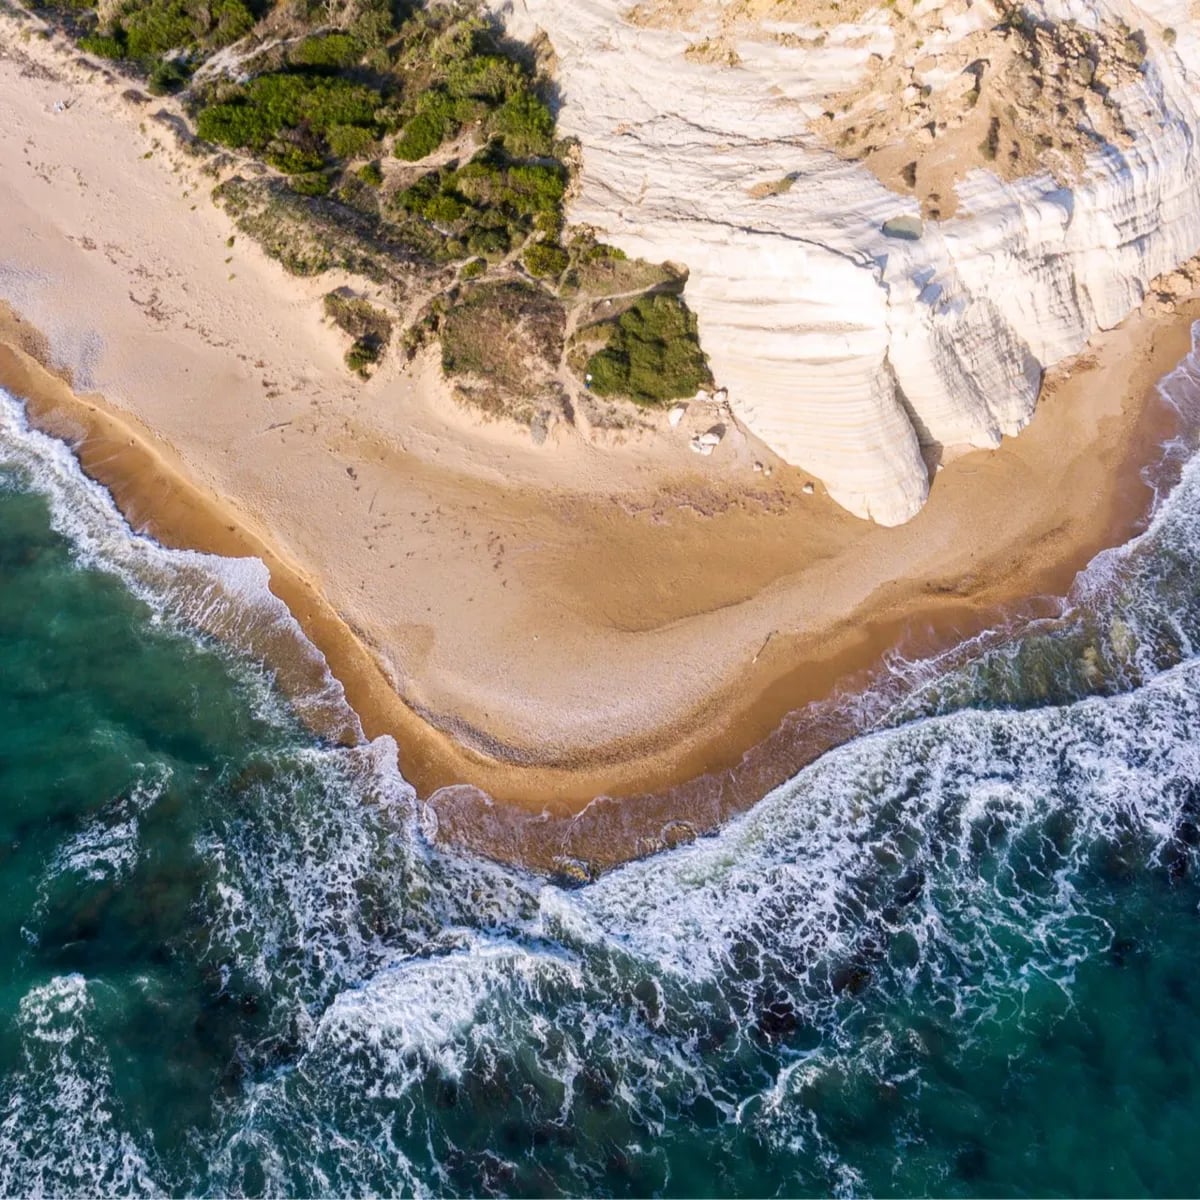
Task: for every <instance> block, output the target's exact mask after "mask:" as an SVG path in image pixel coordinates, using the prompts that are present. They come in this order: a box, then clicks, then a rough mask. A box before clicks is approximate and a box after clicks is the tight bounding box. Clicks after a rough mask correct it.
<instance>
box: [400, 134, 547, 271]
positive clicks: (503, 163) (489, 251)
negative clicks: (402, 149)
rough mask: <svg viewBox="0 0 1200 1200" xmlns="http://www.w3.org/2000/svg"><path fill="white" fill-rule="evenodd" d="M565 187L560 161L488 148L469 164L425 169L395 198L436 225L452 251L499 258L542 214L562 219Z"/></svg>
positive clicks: (462, 255)
mask: <svg viewBox="0 0 1200 1200" xmlns="http://www.w3.org/2000/svg"><path fill="white" fill-rule="evenodd" d="M565 191H566V172H565V170H564V169H563V168H562V167H561V166H559V165H558V164H557V163H552V164H546V163H528V162H524V163H523V162H513V161H511V160H509V159H508V158H507V157H506V155H505V154H504V153H503V151H500V150H498V149H496V148H489V149H488V150H485V151H483V152H482V153H480V154H479V155H477V156H476V157H475V158H474V159H473V160H472V161H471V162H469V163H467V164H466V165H465V166H464V167H461V168H458V169H450V168H444V169H442V170H440V171H431V172H429V173H428V174H426V175H423V176H422V177H421V178H420V179H418V180H417V182H416V183H414V184H413V185H412V186H411V187H408V188H406V189H404V190H403V191H401V192H399V193H397V195H396V204H397V205H399V206H400V207H401V208H402V209H404V210H405V211H407V212H409V213H411V214H412V215H413V216H414V217H417V218H419V219H421V220H422V221H425V222H427V223H428V224H429V225H430V226H432V227H433V229H434V230H436V231H437V233H438V234H439V235H440V236H441V237H442V238H443V239H444V242H445V244H446V247H447V253H448V255H449V256H450V257H459V258H465V257H467V256H468V255H480V256H483V257H485V258H497V257H501V256H503V255H505V254H507V253H508V252H509V251H510V250H511V249H513V248H514V247H517V246H519V245H520V243H522V242H523V241H525V240H526V239H527V238H528V237H529V235H530V233H531V232H532V231H533V230H534V228H535V224H536V221H537V218H538V217H539V216H540V215H542V214H547V215H550V216H553V217H554V218H555V219H556V220H557V218H558V214H559V212H560V210H561V208H562V201H563V196H564V194H565Z"/></svg>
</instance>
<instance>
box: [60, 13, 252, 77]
mask: <svg viewBox="0 0 1200 1200" xmlns="http://www.w3.org/2000/svg"><path fill="white" fill-rule="evenodd" d="M253 28H254V15H253V13H252V12H251V11H250V9H249V8H248V7H247V6H246V4H245V3H244V2H243V0H126V3H124V4H122V5H120V6H119V7H118V8H117V10H116V12H115V14H114V15H113V17H112V18H111V19H110V21H109V23H108V29H107V30H106V31H105V32H103V33H92V34H89V35H86V36H85V37H82V38H80V40H79V44H80V45H81V46H82V47H83V48H84V49H85V50H89V51H91V53H93V54H100V55H103V56H104V57H105V58H128V59H136V60H138V61H140V62H142V63H143V64H145V66H146V67H147V69H152V68H153V66H154V63H155V60H157V59H161V57H162V56H163V55H165V54H168V53H172V52H179V51H190V50H195V49H197V48H199V47H203V48H205V49H210V50H215V49H219V48H220V47H221V46H227V45H229V44H230V43H231V42H235V41H237V39H238V38H240V37H244V36H245V35H246V34H247V33H249V32H250V30H251V29H253Z"/></svg>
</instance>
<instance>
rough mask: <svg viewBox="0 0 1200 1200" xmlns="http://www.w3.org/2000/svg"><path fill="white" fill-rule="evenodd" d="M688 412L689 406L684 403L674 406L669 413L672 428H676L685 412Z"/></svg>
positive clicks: (668, 419) (668, 417)
mask: <svg viewBox="0 0 1200 1200" xmlns="http://www.w3.org/2000/svg"><path fill="white" fill-rule="evenodd" d="M685 412H687V406H686V405H684V404H676V405H675V407H674V408H672V409H671V411H670V412H669V413H667V421H668V422H669V424H670V426H671V428H672V429H674V428H675V427H676V426H677V425H678V424H679V422H680V421H682V420H683V414H684V413H685Z"/></svg>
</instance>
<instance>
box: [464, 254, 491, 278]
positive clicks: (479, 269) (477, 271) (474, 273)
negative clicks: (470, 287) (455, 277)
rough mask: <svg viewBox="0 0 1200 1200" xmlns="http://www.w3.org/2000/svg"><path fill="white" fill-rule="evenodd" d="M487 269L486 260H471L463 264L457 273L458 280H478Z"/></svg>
mask: <svg viewBox="0 0 1200 1200" xmlns="http://www.w3.org/2000/svg"><path fill="white" fill-rule="evenodd" d="M487 268H488V264H487V259H486V258H472V259H470V260H468V261H467V262H465V263H463V267H462V270H461V271H460V272H459V278H460V279H478V278H479V276H480V275H482V274H483V273H484V272H485V271H486V270H487Z"/></svg>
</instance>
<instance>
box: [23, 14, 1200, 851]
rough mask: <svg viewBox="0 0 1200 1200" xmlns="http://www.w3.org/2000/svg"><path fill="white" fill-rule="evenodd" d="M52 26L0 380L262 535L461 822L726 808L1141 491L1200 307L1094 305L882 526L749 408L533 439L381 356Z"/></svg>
mask: <svg viewBox="0 0 1200 1200" xmlns="http://www.w3.org/2000/svg"><path fill="white" fill-rule="evenodd" d="M22 28H23V27H22V26H20V25H18V24H17V23H16V22H14V21H13V20H12V19H11V18H9V17H7V16H0V103H2V104H3V106H4V111H5V112H6V114H7V115H8V120H7V122H6V124H5V127H4V129H3V130H0V153H2V154H3V156H4V161H5V163H6V164H7V165H8V170H7V172H6V174H5V176H4V178H3V180H0V211H2V212H3V221H4V228H5V230H6V237H5V242H4V251H3V255H2V257H0V298H3V299H4V300H5V301H6V303H7V304H8V306H9V309H10V312H9V313H8V315H7V316H6V317H5V320H4V324H3V327H2V330H0V340H2V341H3V343H4V350H3V352H2V353H0V387H3V388H4V389H5V390H7V391H9V392H10V393H12V394H13V395H16V396H19V397H21V398H22V399H23V400H24V401H25V403H26V405H27V408H28V411H29V414H30V417H31V419H32V420H33V421H34V422H35V423H36V424H37V425H38V426H39V427H40V428H43V429H45V430H46V431H48V432H51V433H54V434H55V435H57V436H60V437H63V438H64V439H66V440H67V441H68V442H70V443H71V444H72V445H73V446H74V448H75V450H76V453H77V454H78V456H79V458H80V461H81V463H82V464H83V466H84V468H85V470H86V471H87V472H88V474H89V475H91V476H92V477H93V478H94V479H96V480H97V481H99V482H100V483H102V484H104V485H105V486H106V487H108V488H109V489H110V490H111V492H112V494H113V496H114V498H115V499H116V501H117V503H118V505H119V506H120V508H121V510H122V512H123V513H124V514H125V515H126V517H127V519H128V520H129V522H130V524H131V525H132V526H133V527H134V528H135V529H139V530H145V531H146V532H148V533H150V534H152V535H153V536H154V537H155V538H157V539H158V540H159V541H161V542H162V543H163V544H165V545H168V546H175V547H186V548H193V549H198V550H203V551H207V552H211V553H216V554H222V555H229V556H245V555H253V556H255V557H258V558H261V559H262V560H263V562H265V563H266V565H267V567H268V569H269V570H270V572H271V586H272V589H273V590H274V591H275V592H276V594H277V595H278V596H279V597H280V598H281V599H283V600H284V601H285V602H286V603H287V604H288V606H289V608H290V609H291V610H292V612H293V614H294V615H295V617H296V619H297V621H298V622H299V624H300V626H301V628H302V629H303V630H304V632H305V634H306V636H307V637H308V638H309V639H310V640H311V641H312V642H313V644H315V645H316V646H317V647H318V648H319V649H320V650H321V651H322V653H323V654H324V655H325V658H326V659H327V661H328V663H329V666H330V669H331V670H332V672H333V674H334V675H335V677H336V678H337V679H338V680H339V681H340V682H341V684H342V686H343V687H344V688H345V691H346V696H347V699H348V700H349V702H350V704H351V706H352V707H353V708H354V710H355V712H356V713H357V714H358V716H359V718H360V720H361V723H362V728H363V731H364V733H365V734H366V735H367V736H368V737H376V736H378V735H379V734H383V733H388V734H392V735H393V736H394V737H395V738H396V741H397V743H398V745H399V748H400V767H401V770H402V771H403V774H404V776H405V778H407V779H408V780H410V781H411V782H412V783H413V785H414V786H415V787H416V789H417V791H418V793H419V795H420V796H421V797H422V798H423V799H424V800H425V801H426V802H427V805H428V807H429V809H430V810H431V811H432V813H433V814H434V815H435V816H436V827H437V831H438V835H439V836H440V837H444V838H446V839H448V840H450V841H452V842H454V843H456V844H460V845H467V846H469V847H471V848H473V849H476V850H478V851H481V852H483V853H487V854H491V855H493V856H497V857H501V858H506V859H512V860H516V861H520V862H523V863H526V864H528V865H531V866H535V867H542V868H550V869H553V868H554V865H555V863H556V862H557V861H558V860H559V859H561V858H564V857H565V858H569V859H575V860H580V861H582V862H584V863H587V864H589V865H591V866H596V867H605V866H611V865H613V864H614V863H616V862H619V861H621V860H622V859H625V858H628V857H632V856H634V855H638V854H642V853H646V852H648V851H650V850H654V849H658V848H661V847H662V846H664V845H667V844H670V843H671V842H672V841H673V840H677V839H680V838H684V839H686V838H687V837H689V836H691V835H692V834H694V833H696V832H702V831H704V830H707V829H710V828H712V827H713V826H714V825H715V824H717V823H719V822H720V821H722V820H724V819H725V818H727V817H728V816H729V815H730V814H731V813H733V812H736V811H739V810H741V809H744V808H746V807H749V805H750V804H752V803H753V802H754V801H756V800H757V799H759V798H760V797H761V796H762V795H764V794H765V793H766V792H767V791H769V790H770V789H771V788H772V787H774V786H775V785H777V784H778V783H780V782H781V781H782V780H784V779H786V778H788V777H790V776H791V775H793V774H795V772H796V770H797V769H798V768H799V766H800V765H802V764H803V762H805V761H808V760H809V759H811V758H812V757H814V756H815V755H816V754H817V753H820V752H821V751H822V750H823V749H825V748H827V747H828V745H829V744H832V743H831V742H830V741H829V740H828V738H829V735H828V733H827V732H825V731H824V730H817V731H815V732H814V733H813V735H812V736H811V737H808V738H806V736H805V731H804V730H803V729H800V730H799V731H797V728H796V726H795V725H794V724H792V725H789V726H786V727H784V728H782V729H781V725H782V724H783V722H784V719H785V717H787V715H788V714H789V713H794V712H796V711H797V710H802V709H804V707H805V706H806V705H810V704H820V703H822V702H826V701H828V700H830V699H831V697H832V698H834V699H836V698H837V696H836V693H838V692H839V690H840V691H843V692H844V691H847V690H849V691H850V692H853V691H854V690H855V689H856V688H861V687H864V686H865V685H866V684H867V682H868V681H869V679H870V678H871V674H872V672H873V671H875V670H876V669H877V668H878V667H879V664H880V663H881V660H882V659H883V658H884V656H886V655H888V654H890V653H892V652H895V651H897V650H899V651H900V652H901V653H902V655H903V657H904V658H914V657H920V656H923V655H928V654H931V653H935V652H937V651H940V650H943V649H946V648H948V647H950V646H953V645H955V644H958V643H960V642H961V641H962V640H963V638H964V637H969V636H972V635H973V634H976V633H978V632H979V631H980V630H982V629H985V628H987V627H989V626H991V625H993V624H995V623H997V622H998V621H999V620H1001V619H1002V618H1003V616H1004V615H1005V614H1006V613H1007V614H1011V613H1013V612H1014V611H1016V610H1018V609H1021V608H1023V607H1026V608H1027V607H1028V606H1030V605H1031V604H1032V605H1033V611H1037V598H1039V597H1047V596H1048V597H1053V596H1057V595H1062V594H1064V593H1065V592H1066V590H1067V589H1068V587H1069V586H1070V583H1071V581H1072V579H1073V577H1074V575H1075V574H1076V572H1077V571H1079V570H1080V569H1081V568H1082V567H1083V566H1084V565H1085V564H1086V563H1087V562H1088V561H1089V560H1090V559H1091V558H1092V557H1093V556H1094V555H1095V554H1096V553H1097V552H1098V551H1099V550H1101V549H1103V548H1104V547H1106V546H1109V545H1114V544H1117V543H1119V542H1122V541H1124V540H1125V539H1126V538H1128V537H1129V536H1130V534H1131V533H1132V532H1133V531H1134V530H1136V529H1137V528H1138V525H1139V522H1141V521H1142V520H1143V519H1144V516H1145V514H1146V511H1147V509H1148V505H1149V501H1150V498H1151V493H1150V490H1149V489H1148V488H1147V487H1146V486H1145V485H1144V484H1143V483H1142V481H1141V470H1142V468H1143V466H1144V465H1145V464H1146V463H1148V462H1150V461H1151V460H1152V459H1153V458H1154V457H1155V448H1156V447H1157V446H1158V445H1159V444H1160V443H1161V442H1162V441H1163V440H1164V438H1165V437H1166V436H1168V435H1169V433H1170V430H1171V413H1170V411H1169V410H1168V409H1167V407H1166V406H1165V405H1162V404H1160V403H1159V402H1158V400H1157V393H1156V391H1155V384H1156V383H1157V381H1158V380H1159V379H1160V378H1161V377H1162V376H1163V375H1165V374H1166V373H1167V372H1168V371H1169V370H1170V369H1171V368H1172V367H1173V366H1174V365H1175V363H1176V362H1178V361H1179V360H1180V359H1181V358H1182V357H1183V355H1184V354H1185V353H1186V351H1187V349H1188V346H1189V330H1190V325H1191V321H1192V320H1193V319H1194V317H1195V316H1196V314H1197V309H1196V308H1195V307H1194V306H1191V305H1189V304H1184V305H1180V306H1179V308H1178V310H1177V311H1175V312H1173V313H1170V314H1161V315H1150V314H1135V315H1134V316H1133V317H1131V318H1130V319H1129V320H1127V321H1126V322H1125V323H1124V324H1123V325H1122V326H1121V327H1119V328H1118V329H1116V330H1113V331H1110V332H1109V333H1106V334H1104V335H1101V336H1100V337H1098V338H1097V339H1096V341H1095V343H1094V344H1093V346H1091V347H1090V348H1089V350H1088V351H1087V352H1085V353H1084V354H1083V355H1081V356H1079V357H1078V358H1077V359H1075V360H1073V361H1071V362H1068V363H1065V364H1062V365H1060V366H1059V367H1058V368H1056V369H1055V370H1054V371H1052V372H1051V373H1050V374H1049V376H1048V377H1047V380H1046V382H1045V384H1044V388H1043V395H1042V399H1041V402H1040V404H1039V408H1038V412H1037V414H1036V416H1035V418H1034V420H1033V422H1032V424H1031V425H1030V427H1029V428H1028V429H1027V430H1026V431H1025V432H1024V433H1022V434H1021V436H1020V437H1019V438H1018V439H1010V440H1007V441H1006V442H1005V443H1004V445H1003V446H1002V448H1001V449H1000V450H998V451H996V452H973V453H968V454H958V455H955V454H954V453H953V448H949V449H948V450H947V451H946V452H945V453H944V455H943V469H942V470H940V471H939V472H938V473H937V474H936V477H935V479H934V483H933V488H932V493H931V497H930V500H929V503H928V505H927V506H926V507H925V509H924V510H923V511H922V512H921V513H920V514H919V515H918V516H917V517H916V518H915V519H914V520H913V521H912V522H910V523H909V524H908V525H905V526H903V527H901V528H898V529H890V530H888V529H882V528H879V527H876V526H872V525H870V524H868V523H866V522H863V521H860V520H858V519H856V518H854V517H851V516H850V515H848V514H847V513H845V512H844V511H842V510H841V509H839V508H837V507H836V506H835V505H834V504H833V503H832V502H831V501H829V500H828V498H827V497H825V496H824V495H823V494H822V492H821V489H820V488H819V486H818V487H817V489H816V492H815V494H813V495H809V494H806V492H805V485H806V484H807V483H808V482H809V480H810V477H808V476H806V475H805V474H804V473H803V472H801V471H798V470H796V469H793V468H787V467H784V466H783V465H781V464H779V463H778V462H777V460H774V459H773V458H772V456H770V454H769V452H768V451H766V450H765V448H762V447H761V446H760V445H758V444H755V443H754V442H753V440H752V439H750V438H749V437H748V436H744V435H740V434H739V436H738V437H736V438H735V437H729V438H727V440H726V443H725V444H723V445H722V447H721V448H720V449H719V450H718V452H717V453H715V454H714V455H713V456H712V457H711V458H708V459H703V460H701V459H699V458H697V456H695V455H693V454H691V453H690V452H689V449H688V445H687V438H686V437H685V436H682V435H681V434H679V433H677V432H676V431H673V430H671V429H670V428H668V426H667V424H666V421H665V419H664V420H663V421H662V422H661V427H659V428H651V429H645V430H638V429H634V430H631V431H628V432H624V433H622V432H617V433H611V432H610V433H606V434H596V433H592V434H591V435H589V436H584V435H582V434H578V433H575V432H572V431H566V430H557V431H556V432H555V433H554V434H553V435H552V436H551V437H550V438H549V439H548V440H547V442H546V443H545V444H544V445H541V446H536V445H534V444H533V443H532V441H531V440H530V438H529V435H528V432H527V431H524V430H515V429H509V428H508V427H506V426H502V425H499V424H485V423H483V422H481V421H480V420H478V419H477V418H476V417H474V416H472V415H470V414H468V413H466V412H464V411H463V410H461V409H459V408H457V407H456V406H455V405H454V403H453V401H452V400H451V399H450V397H449V395H448V393H447V389H446V388H445V386H444V385H443V384H442V381H441V379H440V377H439V371H438V368H437V364H436V363H435V362H432V361H428V360H423V359H420V358H418V360H417V361H416V362H415V363H413V364H412V365H411V366H409V367H408V368H407V369H405V370H403V371H401V369H400V367H399V365H398V364H397V363H394V362H393V363H389V364H388V366H387V367H385V368H384V369H383V370H381V371H380V372H379V373H378V374H377V375H376V376H375V377H374V378H373V379H372V380H370V381H369V382H367V383H363V382H361V381H359V380H357V379H355V378H354V377H353V376H351V375H349V374H348V372H347V371H346V369H345V367H344V365H343V363H342V360H341V345H340V343H339V342H338V340H337V338H336V336H335V334H334V332H333V331H332V330H330V329H329V328H328V327H327V326H326V324H325V323H324V322H323V320H322V311H321V303H320V301H321V297H322V295H323V294H324V293H325V292H327V291H329V290H330V289H331V288H333V287H336V286H339V285H340V284H342V283H343V282H344V281H343V280H341V279H331V278H329V277H322V278H320V279H314V280H299V279H296V278H293V277H290V276H288V275H286V274H285V273H284V272H283V270H282V269H281V268H280V267H279V266H278V265H277V264H275V263H272V262H270V261H268V260H267V259H266V258H265V257H264V256H263V255H262V254H261V253H260V252H259V251H258V250H257V249H256V248H255V247H254V246H253V245H252V244H250V243H249V242H247V241H246V240H245V239H243V238H241V237H237V236H235V231H234V230H233V227H232V225H231V224H230V223H229V222H228V220H227V218H226V217H225V216H224V215H223V214H222V213H221V212H220V211H218V210H217V209H216V208H215V207H214V206H213V205H212V203H211V202H210V200H209V199H208V195H207V192H208V190H209V188H210V186H211V181H209V180H206V179H205V178H204V177H203V176H202V175H200V174H199V173H198V172H197V171H196V170H195V167H194V165H193V164H191V163H189V162H188V161H187V160H186V159H185V158H183V156H181V155H179V154H178V153H177V152H175V151H173V150H172V146H171V138H170V135H169V133H168V131H167V129H166V127H165V126H164V125H163V124H161V123H159V122H157V121H156V120H155V119H154V116H153V114H154V113H155V112H157V110H158V109H159V108H160V107H162V105H163V102H160V101H157V100H150V101H149V103H148V104H145V105H142V104H140V103H135V102H133V101H130V100H126V99H123V98H122V95H121V92H122V87H121V84H120V81H115V80H113V81H106V80H105V79H104V78H103V77H102V74H101V72H99V71H98V70H96V69H95V68H94V67H93V66H90V65H87V64H86V63H85V62H83V61H81V60H78V59H76V57H75V55H74V54H73V52H71V51H70V50H69V49H67V48H65V47H64V46H60V45H58V44H56V43H55V42H54V41H53V40H52V41H50V42H43V41H41V40H40V39H38V38H36V37H33V38H25V37H22V32H21V31H22ZM60 105H61V108H58V109H57V110H56V106H60ZM231 239H232V242H231ZM755 461H767V462H770V463H772V464H773V466H774V469H773V472H772V474H771V476H770V478H765V477H764V476H763V474H761V473H756V472H754V471H753V469H752V467H753V463H754V462H755ZM1049 607H1050V608H1052V607H1053V606H1052V605H1051V606H1049ZM281 672H282V677H283V679H284V681H285V683H286V677H287V671H286V668H285V667H281ZM853 732H855V731H854V730H852V729H846V730H845V731H844V734H843V736H850V735H851V734H852V733H853ZM822 738H824V739H825V740H824V741H822ZM756 747H757V748H760V749H759V750H758V751H757V752H756V751H755V748H756ZM597 797H603V798H604V799H603V800H601V801H599V802H597V801H596V798H597ZM581 813H586V814H587V815H586V816H584V817H583V818H580V816H579V814H581Z"/></svg>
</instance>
